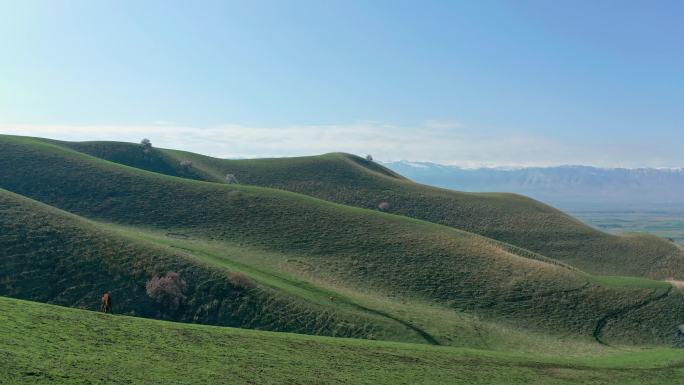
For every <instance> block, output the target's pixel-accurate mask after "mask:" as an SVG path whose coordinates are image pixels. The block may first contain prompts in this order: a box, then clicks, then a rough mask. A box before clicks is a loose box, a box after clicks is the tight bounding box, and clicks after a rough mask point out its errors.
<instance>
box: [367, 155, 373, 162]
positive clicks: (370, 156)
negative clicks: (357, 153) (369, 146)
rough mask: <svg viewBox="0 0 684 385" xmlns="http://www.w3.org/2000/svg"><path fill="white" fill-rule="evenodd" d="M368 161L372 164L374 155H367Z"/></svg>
mask: <svg viewBox="0 0 684 385" xmlns="http://www.w3.org/2000/svg"><path fill="white" fill-rule="evenodd" d="M366 160H367V161H369V162H372V161H373V155H371V154H368V155H366Z"/></svg>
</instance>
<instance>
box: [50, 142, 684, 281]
mask: <svg viewBox="0 0 684 385" xmlns="http://www.w3.org/2000/svg"><path fill="white" fill-rule="evenodd" d="M56 143H59V144H60V145H63V146H69V147H70V148H73V149H76V150H78V151H82V152H85V153H88V154H91V155H93V156H97V157H101V158H103V159H107V160H110V161H114V162H117V163H121V164H126V165H130V166H133V167H137V168H142V169H146V170H150V171H155V172H160V173H164V174H167V175H174V176H180V177H185V178H192V179H198V180H208V181H218V182H223V181H224V179H225V175H226V174H233V175H235V177H236V178H237V180H238V181H239V182H240V183H243V184H249V185H256V186H264V187H272V188H278V189H283V190H289V191H294V192H298V193H302V194H306V195H310V196H314V197H317V198H321V199H324V200H328V201H332V202H337V203H342V204H345V205H351V206H356V207H362V208H369V209H378V205H379V204H380V203H381V202H387V204H388V205H389V208H388V209H387V211H388V212H391V213H394V214H400V215H404V216H408V217H412V218H417V219H421V220H426V221H429V222H433V223H438V224H443V225H447V226H450V227H454V228H457V229H461V230H466V231H469V232H473V233H476V234H481V235H483V236H486V237H488V238H492V239H496V240H500V241H503V242H506V243H510V244H513V245H516V246H519V247H522V248H525V249H528V250H531V251H534V252H537V253H540V254H543V255H546V256H548V257H551V258H555V259H558V260H560V261H563V262H565V263H569V264H571V265H573V266H576V267H578V268H580V269H582V270H585V271H589V272H592V273H596V274H619V275H633V276H644V277H650V278H661V279H662V278H668V277H679V278H683V277H684V253H683V252H682V250H681V249H680V248H679V247H677V246H676V245H674V244H672V243H671V242H668V241H666V240H663V239H660V238H658V237H656V236H653V235H648V234H635V235H626V236H616V235H610V234H606V233H603V232H601V231H598V230H596V229H593V228H591V227H590V226H587V225H586V224H584V223H582V222H580V221H578V220H576V219H575V218H572V217H570V216H568V215H567V214H565V213H563V212H561V211H559V210H556V209H554V208H552V207H550V206H547V205H545V204H543V203H541V202H538V201H535V200H532V199H529V198H527V197H523V196H520V195H515V194H506V193H463V192H457V191H452V190H445V189H440V188H435V187H431V186H425V185H421V184H417V183H414V182H412V181H409V180H407V179H405V178H403V177H401V176H399V175H397V174H396V173H394V172H393V171H390V170H388V169H387V168H385V167H382V166H381V165H379V164H377V163H374V162H369V161H367V160H365V159H362V158H359V157H356V156H353V155H348V154H341V153H334V154H326V155H321V156H311V157H296V158H278V159H246V160H226V159H217V158H211V157H207V156H203V155H198V154H193V153H188V152H183V151H175V150H157V149H155V150H153V152H152V153H151V154H150V155H148V156H143V155H142V151H141V148H140V147H139V146H137V145H133V144H127V143H116V142H83V143H70V142H56ZM182 161H191V162H192V165H191V166H186V167H182V166H180V162H182ZM186 163H187V162H186Z"/></svg>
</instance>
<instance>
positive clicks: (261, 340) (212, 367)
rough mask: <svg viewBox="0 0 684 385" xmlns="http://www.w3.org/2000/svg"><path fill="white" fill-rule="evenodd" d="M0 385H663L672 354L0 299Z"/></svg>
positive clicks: (672, 378)
mask: <svg viewBox="0 0 684 385" xmlns="http://www.w3.org/2000/svg"><path fill="white" fill-rule="evenodd" d="M0 324H1V325H2V326H3V327H2V328H0V357H2V359H1V360H0V382H2V383H3V384H8V385H10V384H25V383H31V384H69V385H72V384H131V383H136V384H142V383H144V384H169V383H182V384H189V385H190V384H202V385H203V384H209V383H221V384H224V383H246V384H249V383H258V384H285V383H287V384H349V383H353V384H417V383H420V384H447V383H468V384H488V385H489V384H558V385H562V384H588V383H591V384H615V383H619V384H663V383H670V384H673V383H681V382H682V381H684V371H682V368H683V367H684V359H683V358H682V355H681V352H679V351H676V350H673V349H657V350H650V351H642V352H629V353H625V352H621V353H616V352H613V353H612V354H608V355H602V356H595V355H592V356H585V357H581V358H578V357H571V358H568V357H548V356H541V355H522V354H517V353H496V352H488V351H481V350H473V349H456V348H446V347H432V346H426V345H416V344H400V343H387V342H380V341H361V340H350V339H340V338H323V337H311V336H303V335H295V334H287V333H270V332H261V331H252V330H243V329H232V328H217V327H209V326H203V325H188V324H180V323H170V322H164V321H156V320H146V319H140V318H132V317H122V316H114V317H113V316H110V315H104V314H97V313H94V312H87V311H83V310H75V309H67V308H62V307H57V306H52V305H45V304H38V303H33V302H26V301H20V300H15V299H8V298H3V297H0Z"/></svg>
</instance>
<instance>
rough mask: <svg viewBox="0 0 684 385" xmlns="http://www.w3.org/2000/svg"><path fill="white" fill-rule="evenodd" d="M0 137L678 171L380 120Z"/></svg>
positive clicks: (614, 149) (590, 151)
mask: <svg viewBox="0 0 684 385" xmlns="http://www.w3.org/2000/svg"><path fill="white" fill-rule="evenodd" d="M0 133H5V134H13V135H26V136H38V137H47V138H53V139H61V140H72V141H83V140H116V141H127V142H138V141H140V139H142V138H149V139H150V140H151V141H152V143H153V144H154V145H155V146H158V147H166V148H175V149H182V150H187V151H192V152H197V153H202V154H207V155H212V156H216V157H222V158H252V157H279V156H298V155H311V154H320V153H326V152H338V151H339V152H349V153H353V154H358V155H365V154H372V155H373V156H374V158H376V159H378V160H385V161H391V160H402V159H405V160H410V161H416V162H434V163H441V164H451V165H460V166H464V167H483V166H489V167H497V166H507V167H525V166H551V165H562V164H587V165H594V166H602V167H640V166H651V167H677V166H679V164H677V161H678V160H680V159H673V158H670V159H663V158H662V157H661V158H656V157H653V158H650V157H648V155H649V154H639V156H636V155H635V153H634V151H633V148H632V147H630V146H619V145H615V144H612V145H605V144H599V143H597V144H588V143H580V144H572V143H561V142H559V141H556V140H552V139H548V138H543V137H533V136H528V135H484V134H478V133H477V132H476V131H475V130H472V129H467V128H465V127H464V125H463V124H460V123H457V122H451V121H428V122H425V123H424V124H423V125H421V126H419V127H405V126H398V125H392V124H387V123H381V122H358V123H352V124H339V125H301V126H285V127H247V126H242V125H235V124H227V125H222V126H217V127H207V128H198V127H190V126H184V125H178V124H176V123H174V122H155V123H153V124H149V125H128V126H120V125H94V126H77V125H21V124H0Z"/></svg>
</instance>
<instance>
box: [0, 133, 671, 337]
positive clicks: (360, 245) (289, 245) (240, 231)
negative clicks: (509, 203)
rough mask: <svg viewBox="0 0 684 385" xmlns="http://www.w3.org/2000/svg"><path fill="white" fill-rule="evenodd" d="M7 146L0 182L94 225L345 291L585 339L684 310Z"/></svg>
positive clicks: (259, 193) (494, 252)
mask: <svg viewBox="0 0 684 385" xmlns="http://www.w3.org/2000/svg"><path fill="white" fill-rule="evenodd" d="M0 144H1V146H0V147H1V148H0V150H2V152H3V154H4V155H5V156H3V158H0V170H2V171H1V174H0V175H1V176H2V177H1V178H0V183H1V185H0V187H3V188H6V189H8V190H11V191H14V192H16V193H20V194H23V195H25V196H29V197H31V198H33V199H36V200H39V201H42V202H44V203H47V204H50V205H53V206H56V207H59V208H61V209H64V210H67V211H70V212H73V213H76V214H79V215H82V216H85V217H89V218H92V219H99V220H106V221H110V222H116V223H119V224H126V225H133V226H145V227H152V228H156V229H162V230H164V231H182V232H184V233H185V234H189V235H190V236H192V237H198V238H202V237H204V238H206V239H213V240H218V241H221V240H224V241H230V242H235V243H243V244H246V245H252V246H258V247H261V248H264V249H268V250H275V251H278V252H283V253H287V254H296V255H298V256H301V257H302V258H305V259H306V260H307V262H308V263H309V264H310V265H313V266H316V268H318V269H320V270H321V271H324V272H325V273H326V275H327V276H330V277H334V278H335V279H336V280H338V281H341V282H344V283H345V284H346V285H350V286H356V287H359V288H365V290H371V291H374V292H381V293H387V294H388V295H391V296H395V297H402V298H406V299H410V298H417V299H421V300H427V301H432V302H434V303H438V304H441V305H443V306H449V307H451V308H455V309H462V310H469V311H475V312H477V313H478V314H481V315H484V316H487V317H491V318H493V319H494V318H497V319H503V320H506V322H513V323H517V324H519V325H522V326H525V327H528V328H539V329H544V330H562V333H563V334H582V335H585V336H591V335H592V333H594V331H595V329H596V327H597V324H598V323H599V322H600V321H601V320H602V319H604V318H605V317H606V315H607V314H611V313H613V312H615V311H617V310H619V309H623V308H628V309H632V308H641V307H643V306H645V305H646V304H650V303H656V302H660V301H664V300H669V299H670V298H674V299H673V300H672V301H673V303H674V304H675V305H676V307H675V310H676V309H677V308H678V307H680V306H681V303H682V301H681V295H679V294H678V293H671V291H670V289H669V286H668V289H664V288H660V287H653V288H649V287H640V288H633V289H630V290H622V289H615V288H611V287H605V286H603V285H600V284H596V283H593V282H592V281H591V280H590V279H589V278H588V277H587V276H585V275H584V274H581V273H579V272H577V271H575V270H573V269H572V268H568V267H564V266H559V265H556V264H552V263H548V262H544V258H543V257H541V256H537V255H534V254H532V253H530V252H526V251H524V250H520V249H517V248H515V247H512V246H509V245H505V244H502V243H499V242H496V241H492V240H489V239H486V238H483V237H481V236H478V235H474V234H470V233H466V232H463V231H458V230H455V229H451V228H448V227H445V226H439V225H435V224H431V223H427V222H422V221H417V220H413V219H409V218H405V217H402V216H395V215H389V214H384V213H379V212H377V211H371V210H363V209H359V208H352V207H347V206H341V205H337V204H333V203H329V202H325V201H321V200H317V199H314V198H310V197H307V196H303V195H298V194H293V193H288V192H284V191H279V190H272V189H265V188H258V187H249V186H235V185H225V184H217V183H205V182H197V181H192V180H187V179H181V178H173V177H169V176H164V175H160V174H154V173H149V172H145V171H141V170H137V169H133V168H129V167H125V166H121V165H118V164H114V163H109V162H105V161H103V160H100V159H97V158H93V157H90V156H87V155H84V154H82V153H78V152H75V151H71V150H68V149H65V148H63V147H60V146H55V145H52V144H48V143H45V142H43V141H38V140H33V139H28V138H7V137H5V138H3V140H2V142H0ZM528 257H537V258H538V259H531V258H528ZM625 313H627V312H625ZM682 314H684V313H678V312H676V311H675V315H674V316H671V315H669V314H668V315H667V316H664V315H659V314H655V315H654V316H653V318H652V319H650V320H648V324H647V325H648V328H647V329H643V328H640V325H636V324H634V323H633V322H632V321H631V320H630V318H629V317H627V316H620V317H619V320H620V322H622V323H623V324H624V325H627V326H626V327H625V328H623V329H621V330H620V331H619V332H618V333H617V335H615V336H613V338H614V340H616V341H625V342H629V341H630V340H632V339H633V338H634V337H635V336H638V337H639V338H640V339H643V340H648V341H652V342H663V341H665V340H667V339H669V338H670V335H671V333H672V330H674V328H675V327H676V325H677V324H678V323H681V320H680V318H681V317H683V315H682ZM606 324H607V323H606ZM641 326H643V325H641ZM602 329H603V327H602ZM602 332H603V330H602Z"/></svg>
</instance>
